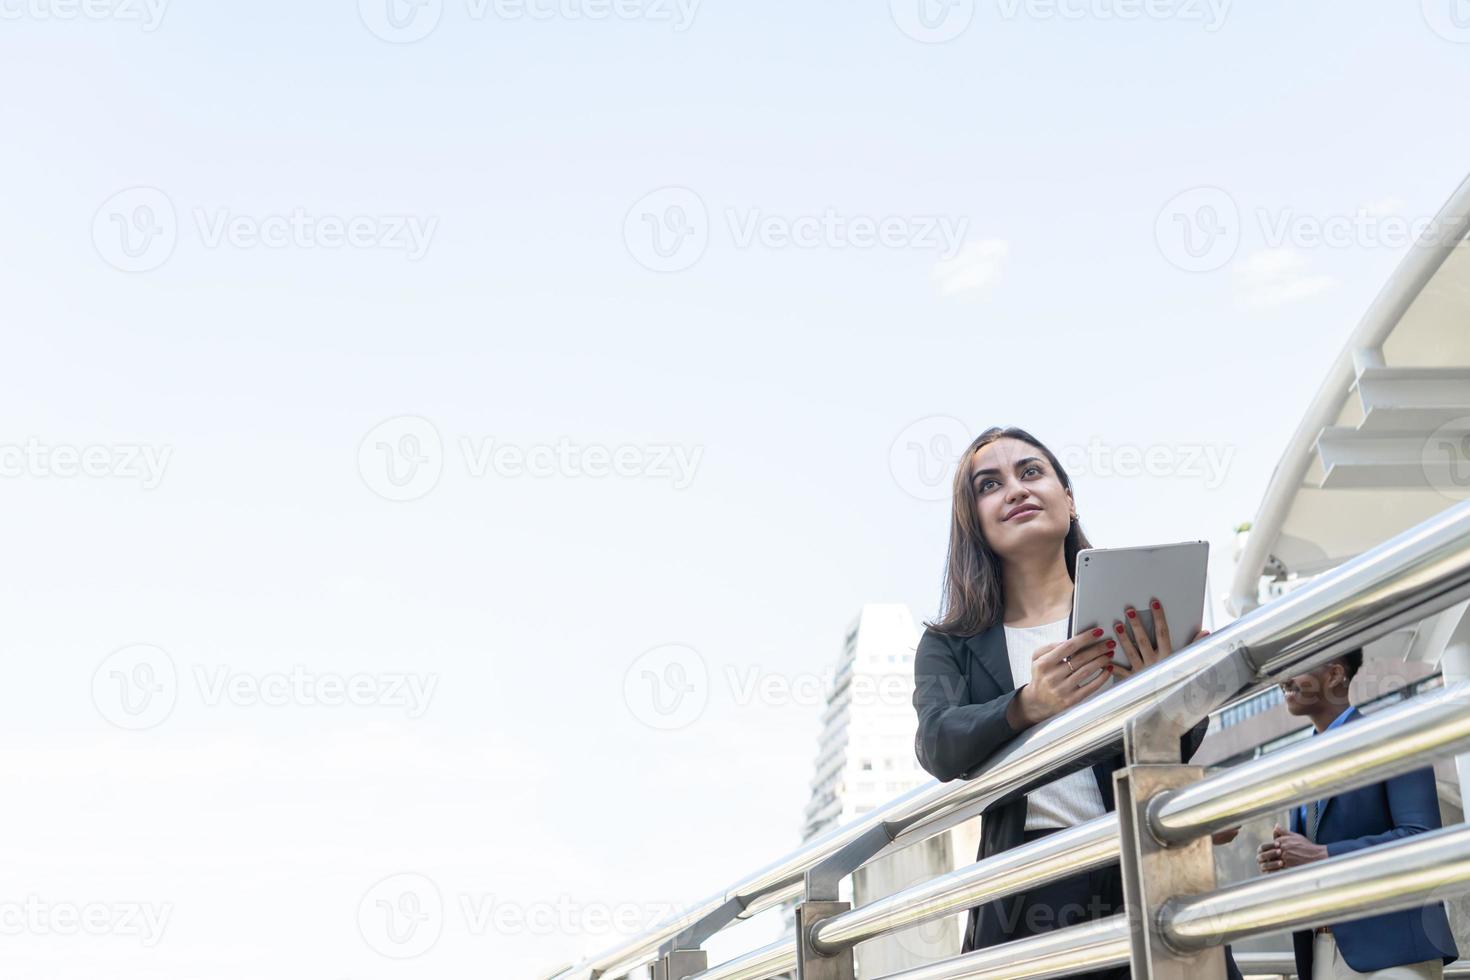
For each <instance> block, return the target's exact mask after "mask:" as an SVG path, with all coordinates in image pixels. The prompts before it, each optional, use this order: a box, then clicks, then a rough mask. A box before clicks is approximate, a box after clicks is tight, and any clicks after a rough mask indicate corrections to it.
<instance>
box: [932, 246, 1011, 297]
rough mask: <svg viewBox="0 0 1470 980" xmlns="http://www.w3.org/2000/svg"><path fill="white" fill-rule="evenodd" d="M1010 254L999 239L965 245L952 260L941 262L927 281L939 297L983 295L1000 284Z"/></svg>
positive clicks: (1009, 249)
mask: <svg viewBox="0 0 1470 980" xmlns="http://www.w3.org/2000/svg"><path fill="white" fill-rule="evenodd" d="M1010 254H1011V245H1010V243H1009V242H1006V241H1001V240H1000V239H995V238H988V239H984V240H983V241H978V242H968V243H966V245H965V247H964V248H962V249H960V251H959V253H958V254H957V255H955V256H954V257H953V258H948V259H942V260H941V261H940V262H939V264H938V265H936V266H935V267H934V272H933V273H932V274H931V276H930V278H931V279H932V280H933V282H934V285H935V286H936V287H937V288H938V290H939V294H940V295H941V296H958V295H960V294H962V293H985V292H988V291H989V290H990V289H992V288H993V287H994V286H995V284H996V283H997V282H999V281H1000V277H1001V273H1002V272H1004V271H1005V266H1006V260H1007V259H1009V258H1010Z"/></svg>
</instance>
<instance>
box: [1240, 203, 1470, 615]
mask: <svg viewBox="0 0 1470 980" xmlns="http://www.w3.org/2000/svg"><path fill="white" fill-rule="evenodd" d="M1467 232H1470V179H1467V180H1466V182H1465V183H1464V184H1461V185H1460V187H1459V189H1458V190H1456V192H1455V194H1454V195H1453V196H1452V197H1451V198H1450V200H1449V202H1448V203H1447V204H1446V205H1445V207H1444V209H1443V210H1442V211H1441V212H1440V216H1439V220H1438V221H1437V222H1436V223H1435V227H1432V228H1431V230H1430V231H1429V232H1426V234H1425V235H1424V236H1423V237H1422V238H1421V239H1420V241H1419V242H1418V243H1417V244H1416V245H1415V246H1414V247H1413V249H1412V250H1411V251H1410V253H1409V255H1408V256H1407V257H1406V258H1405V259H1404V261H1403V263H1402V264H1401V265H1400V266H1399V268H1398V269H1397V270H1396V271H1395V273H1394V275H1393V277H1392V278H1390V279H1389V281H1388V284H1387V285H1386V286H1385V287H1384V288H1383V291H1382V292H1381V293H1380V294H1379V295H1378V298H1377V299H1376V300H1375V301H1374V302H1373V305H1372V306H1371V307H1370V308H1369V310H1368V312H1367V314H1366V315H1365V316H1364V317H1363V320H1362V322H1361V323H1359V325H1358V327H1357V329H1356V330H1354V331H1353V334H1352V336H1351V338H1349V340H1348V343H1347V346H1346V348H1345V349H1344V350H1343V351H1342V353H1341V354H1339V355H1338V357H1337V359H1336V361H1334V362H1333V364H1332V366H1331V369H1330V370H1329V371H1328V374H1327V379H1326V380H1325V381H1324V382H1323V384H1322V387H1321V389H1320V390H1319V391H1318V392H1317V396H1316V398H1315V399H1314V400H1313V401H1312V405H1311V407H1310V408H1309V409H1308V410H1307V414H1306V416H1305V418H1303V419H1302V422H1301V424H1300V425H1299V426H1298V427H1297V430H1296V433H1295V434H1294V435H1293V436H1292V438H1291V442H1290V443H1289V444H1288V446H1287V448H1286V452H1285V454H1284V455H1283V456H1282V458H1281V461H1280V462H1279V463H1277V464H1276V469H1275V471H1274V472H1273V473H1272V475H1271V481H1270V483H1269V484H1268V485H1267V488H1266V494H1265V497H1264V498H1263V500H1262V501H1261V506H1260V509H1259V511H1258V513H1257V514H1256V518H1255V520H1254V522H1252V527H1251V532H1250V534H1249V536H1248V537H1247V539H1246V542H1245V547H1244V549H1243V551H1242V553H1241V555H1240V560H1239V562H1238V564H1237V565H1236V570H1235V580H1234V582H1233V583H1232V586H1231V590H1230V597H1229V600H1228V602H1229V605H1230V607H1231V609H1232V610H1233V611H1234V612H1236V613H1237V614H1239V613H1244V612H1246V611H1247V610H1249V609H1252V608H1254V607H1255V606H1256V605H1257V602H1258V599H1257V594H1258V587H1259V585H1260V580H1261V577H1262V576H1263V575H1265V576H1269V577H1282V576H1286V575H1298V576H1303V577H1307V576H1311V575H1314V574H1316V573H1318V572H1321V571H1323V570H1325V569H1328V568H1331V567H1332V566H1334V565H1336V564H1338V563H1340V562H1343V561H1346V560H1347V559H1349V558H1352V557H1354V556H1355V555H1357V554H1359V553H1361V552H1363V551H1365V550H1367V549H1369V548H1371V547H1373V546H1374V545H1377V544H1380V543H1381V542H1383V541H1384V540H1386V539H1387V538H1390V537H1392V536H1394V535H1396V534H1398V533H1399V532H1401V531H1404V530H1406V529H1407V528H1409V527H1411V526H1413V525H1414V524H1416V523H1418V522H1420V521H1422V520H1424V519H1426V518H1428V517H1431V516H1433V515H1434V514H1436V513H1438V512H1439V511H1441V510H1443V509H1444V508H1446V507H1448V506H1450V505H1451V504H1453V503H1454V502H1455V501H1457V500H1463V499H1466V498H1467V497H1470V243H1467V242H1466V234H1467Z"/></svg>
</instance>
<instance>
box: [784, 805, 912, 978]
mask: <svg viewBox="0 0 1470 980" xmlns="http://www.w3.org/2000/svg"><path fill="white" fill-rule="evenodd" d="M891 843H893V835H892V834H890V833H889V832H888V828H887V827H885V826H884V825H883V824H879V825H878V826H876V827H873V828H871V829H870V830H868V831H867V833H865V834H863V835H862V836H860V837H857V838H856V839H854V840H852V841H851V842H849V843H848V844H846V845H845V846H843V847H842V848H841V849H840V850H839V851H837V852H836V853H835V854H833V855H831V856H830V857H828V858H826V859H825V860H823V861H819V862H818V863H817V864H815V865H813V866H812V868H811V870H809V871H807V873H806V876H805V881H806V885H805V890H804V892H803V894H802V900H801V903H800V904H799V905H797V906H796V980H856V975H855V974H854V972H853V956H852V947H851V946H845V947H843V949H842V950H841V951H840V952H838V953H834V954H832V955H830V956H827V955H823V954H822V953H820V952H818V951H817V948H816V947H815V946H814V945H812V927H813V926H815V925H816V924H817V923H818V922H821V921H822V920H823V919H830V918H831V917H832V916H834V915H839V914H841V913H843V912H846V911H849V910H850V909H851V908H852V903H851V902H841V901H838V886H839V885H840V884H841V883H842V879H843V878H845V877H847V876H848V875H850V874H852V873H853V872H854V871H856V870H857V869H858V868H861V867H862V866H863V865H864V864H866V863H867V862H868V860H869V859H870V858H872V857H873V855H875V854H877V853H878V852H879V851H881V850H883V848H885V847H887V846H888V845H889V844H891Z"/></svg>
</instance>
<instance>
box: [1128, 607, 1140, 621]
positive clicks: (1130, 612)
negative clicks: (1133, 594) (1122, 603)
mask: <svg viewBox="0 0 1470 980" xmlns="http://www.w3.org/2000/svg"><path fill="white" fill-rule="evenodd" d="M1128 618H1129V619H1137V618H1138V613H1136V612H1134V611H1133V610H1132V609H1130V610H1128Z"/></svg>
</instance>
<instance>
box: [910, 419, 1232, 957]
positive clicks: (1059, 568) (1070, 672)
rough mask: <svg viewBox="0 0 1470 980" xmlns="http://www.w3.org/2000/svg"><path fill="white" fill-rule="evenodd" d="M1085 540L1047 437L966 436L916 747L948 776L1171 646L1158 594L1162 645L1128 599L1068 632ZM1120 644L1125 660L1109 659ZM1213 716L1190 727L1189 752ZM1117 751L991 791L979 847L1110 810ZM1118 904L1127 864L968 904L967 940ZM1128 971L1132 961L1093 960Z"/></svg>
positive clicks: (924, 661)
mask: <svg viewBox="0 0 1470 980" xmlns="http://www.w3.org/2000/svg"><path fill="white" fill-rule="evenodd" d="M1088 547H1091V546H1090V545H1089V544H1088V541H1087V537H1086V536H1085V535H1084V534H1083V533H1082V527H1081V525H1080V524H1079V523H1078V520H1077V505H1076V501H1075V500H1074V499H1073V496H1072V484H1071V481H1070V480H1069V479H1068V477H1067V474H1066V471H1065V470H1063V469H1062V466H1061V464H1060V463H1059V462H1057V459H1056V457H1055V456H1054V455H1052V453H1051V451H1050V450H1048V449H1047V448H1046V447H1045V446H1043V445H1042V444H1041V443H1040V442H1039V441H1037V440H1036V439H1035V438H1034V437H1033V436H1031V435H1029V434H1028V433H1026V432H1025V431H1023V430H1021V429H1016V428H1004V429H1002V428H991V429H987V430H986V431H985V432H983V433H982V434H981V435H980V436H979V438H977V439H976V440H975V441H974V442H973V443H971V444H970V447H969V448H968V449H967V450H966V451H965V453H964V455H963V456H962V457H961V459H960V466H959V469H958V471H957V472H956V474H955V481H954V508H953V514H952V516H951V524H950V535H949V558H948V565H947V568H946V572H945V584H944V606H943V610H942V615H941V616H940V617H939V618H938V620H937V621H936V622H933V623H928V624H926V625H927V626H928V629H927V630H925V632H924V636H923V638H922V639H921V640H920V641H919V647H918V651H917V653H916V655H915V658H914V674H915V677H914V681H915V685H914V707H915V709H916V710H917V712H918V716H919V727H918V733H917V735H916V736H915V740H914V747H915V751H916V752H917V754H918V757H919V763H920V765H922V766H923V767H924V768H925V769H926V770H928V771H929V772H930V773H931V774H933V775H934V776H935V777H936V778H938V779H939V780H941V781H945V780H950V779H955V778H956V777H958V776H961V775H963V774H965V773H968V772H970V771H971V770H974V769H975V768H977V767H978V766H980V765H981V764H982V763H984V762H985V761H986V760H987V759H988V758H989V757H990V756H991V755H992V754H993V753H994V752H995V751H996V750H997V749H999V748H1000V747H1001V746H1002V745H1004V744H1005V743H1006V742H1008V741H1010V740H1011V739H1012V738H1014V737H1015V736H1016V735H1017V734H1019V733H1020V732H1023V731H1025V730H1026V729H1028V728H1030V727H1031V726H1033V725H1037V724H1040V723H1041V722H1044V721H1046V720H1047V719H1048V718H1052V717H1054V716H1056V715H1058V714H1060V713H1062V712H1063V711H1066V710H1067V709H1068V708H1070V707H1072V706H1073V705H1076V704H1078V703H1079V702H1081V701H1083V700H1084V699H1086V698H1087V697H1089V696H1090V695H1092V694H1094V693H1095V692H1097V691H1099V690H1101V689H1102V688H1103V687H1105V686H1106V685H1107V684H1109V683H1110V682H1113V681H1115V680H1116V681H1124V680H1126V679H1127V678H1128V677H1130V676H1131V675H1132V674H1134V673H1135V672H1137V671H1140V670H1143V669H1145V668H1147V667H1148V666H1149V665H1150V664H1153V663H1155V662H1157V661H1158V660H1159V659H1161V658H1163V657H1167V656H1169V655H1170V654H1171V653H1172V652H1173V650H1172V643H1171V638H1170V636H1169V631H1168V621H1167V619H1166V618H1165V616H1164V611H1163V609H1162V608H1160V606H1159V604H1158V602H1157V601H1154V602H1153V603H1152V612H1153V615H1154V619H1155V622H1156V623H1157V646H1156V647H1155V645H1153V644H1151V643H1150V642H1149V638H1148V634H1147V632H1146V631H1145V630H1144V628H1143V624H1142V622H1141V620H1140V619H1139V618H1138V617H1137V615H1136V614H1135V610H1132V609H1128V610H1119V618H1118V620H1116V621H1115V622H1113V623H1111V624H1106V626H1107V628H1106V629H1104V628H1102V627H1098V628H1094V629H1089V630H1087V631H1086V632H1085V633H1083V634H1079V635H1078V636H1072V637H1069V635H1068V632H1069V627H1070V610H1071V607H1072V577H1073V574H1074V572H1075V568H1076V560H1077V552H1079V551H1081V550H1082V549H1084V548H1088ZM1204 635H1205V633H1204V631H1201V632H1200V633H1199V635H1198V636H1195V637H1194V638H1193V639H1195V640H1197V639H1199V638H1200V637H1201V636H1204ZM1191 642H1192V641H1191ZM1118 647H1121V648H1122V650H1123V652H1124V654H1125V655H1126V657H1127V665H1115V664H1114V663H1113V662H1112V659H1111V658H1112V655H1113V653H1114V651H1115V650H1116V649H1117V648H1118ZM1206 724H1207V723H1206V722H1201V723H1200V724H1199V725H1197V726H1196V727H1195V728H1194V729H1193V730H1192V731H1190V732H1189V733H1188V734H1187V735H1185V736H1184V738H1183V739H1181V742H1182V745H1181V748H1182V751H1183V755H1184V758H1185V759H1188V758H1189V757H1190V756H1192V755H1193V754H1194V750H1195V749H1196V748H1198V746H1199V743H1200V740H1201V739H1203V737H1204V731H1205V727H1206ZM1122 764H1123V757H1122V753H1121V751H1119V752H1117V753H1116V754H1111V755H1109V756H1108V757H1106V758H1105V759H1103V761H1101V762H1098V763H1097V764H1096V765H1094V766H1092V767H1091V768H1090V769H1089V768H1081V769H1078V770H1076V771H1074V772H1071V773H1068V774H1065V775H1062V776H1060V777H1059V778H1057V779H1055V780H1053V781H1051V782H1049V783H1046V784H1045V785H1043V786H1040V787H1037V788H1035V789H1032V790H1031V791H1030V792H1029V793H1026V794H1025V795H1017V796H1015V797H1014V798H1013V799H1006V800H1001V801H999V802H997V803H995V804H992V805H991V807H990V808H989V809H987V810H986V811H985V813H984V814H983V817H982V820H981V824H980V854H979V857H980V858H982V859H983V858H986V857H989V856H990V855H992V854H997V853H999V852H1001V851H1004V850H1007V849H1009V848H1012V847H1015V846H1017V845H1019V844H1021V843H1023V842H1026V841H1031V840H1036V839H1037V838H1040V837H1043V836H1045V835H1046V834H1049V833H1055V832H1056V831H1058V830H1061V829H1064V828H1066V827H1071V826H1075V825H1077V824H1079V823H1083V822H1085V821H1087V820H1091V819H1093V818H1095V817H1100V816H1102V815H1103V814H1104V813H1105V812H1108V811H1110V810H1112V809H1113V807H1114V804H1113V778H1112V777H1113V771H1114V770H1116V769H1117V768H1118V767H1120V766H1121V765H1122ZM1121 911H1123V890H1122V882H1121V878H1120V874H1119V870H1118V867H1117V866H1116V865H1113V866H1111V867H1108V868H1102V869H1099V870H1095V871H1090V872H1083V873H1081V874H1078V875H1074V876H1072V877H1069V878H1066V879H1063V880H1060V881H1055V882H1051V883H1049V884H1045V885H1042V886H1040V887H1037V888H1034V889H1032V890H1030V891H1028V892H1026V893H1024V894H1020V895H1013V896H1009V897H1007V898H1004V899H1000V900H997V901H992V902H989V903H987V904H986V905H983V906H980V907H978V908H974V909H971V910H970V917H969V925H968V926H967V928H966V930H965V942H964V947H963V949H964V951H966V952H968V951H970V950H973V949H980V948H983V947H986V946H992V945H995V944H996V943H1000V942H1006V941H1009V940H1013V939H1021V938H1024V937H1025V936H1030V935H1035V934H1037V933H1040V932H1046V931H1049V930H1051V929H1056V928H1060V927H1062V926H1067V925H1073V924H1075V923H1078V922H1084V921H1088V920H1091V919H1096V918H1099V917H1102V916H1107V915H1112V914H1114V913H1117V912H1121ZM1227 962H1230V961H1228V960H1227ZM1230 966H1231V969H1230V975H1231V976H1232V977H1235V978H1238V977H1239V972H1238V971H1237V970H1236V969H1235V968H1234V964H1233V962H1230ZM1127 975H1128V970H1127V968H1126V967H1119V968H1115V969H1112V970H1106V971H1099V972H1097V973H1093V974H1087V976H1089V977H1094V978H1099V980H1101V978H1108V980H1113V978H1119V977H1127Z"/></svg>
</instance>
